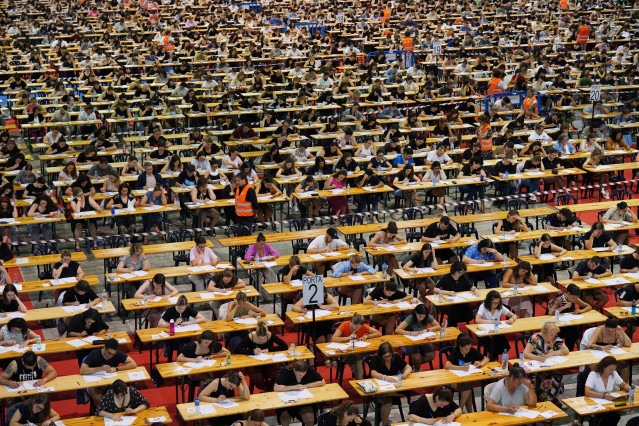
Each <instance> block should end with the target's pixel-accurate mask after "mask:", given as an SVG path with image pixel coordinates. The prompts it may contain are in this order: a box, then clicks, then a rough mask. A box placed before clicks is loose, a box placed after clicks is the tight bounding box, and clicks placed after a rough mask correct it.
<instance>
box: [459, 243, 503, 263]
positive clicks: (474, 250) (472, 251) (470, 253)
mask: <svg viewBox="0 0 639 426" xmlns="http://www.w3.org/2000/svg"><path fill="white" fill-rule="evenodd" d="M478 247H479V244H475V245H473V246H470V247H469V248H468V250H466V253H464V256H467V257H469V258H470V259H473V260H495V259H496V256H495V253H491V252H487V253H486V254H484V255H483V256H482V255H481V254H480V253H479V248H478Z"/></svg>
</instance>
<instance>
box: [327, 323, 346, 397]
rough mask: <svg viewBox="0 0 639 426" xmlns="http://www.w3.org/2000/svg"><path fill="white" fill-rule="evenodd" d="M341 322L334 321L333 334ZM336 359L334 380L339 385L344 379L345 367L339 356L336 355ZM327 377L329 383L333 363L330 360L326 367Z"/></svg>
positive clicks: (331, 379) (331, 377) (331, 378)
mask: <svg viewBox="0 0 639 426" xmlns="http://www.w3.org/2000/svg"><path fill="white" fill-rule="evenodd" d="M342 323H343V321H339V322H336V323H334V324H333V325H332V326H331V334H335V332H336V331H337V329H338V328H339V326H340V325H342ZM337 360H338V361H337V370H336V371H335V381H337V383H339V384H340V386H341V385H342V380H343V379H344V369H345V368H346V365H345V364H344V361H343V360H342V358H341V357H338V358H337ZM328 379H329V381H330V382H331V383H332V382H333V363H332V362H331V365H330V367H329V368H328Z"/></svg>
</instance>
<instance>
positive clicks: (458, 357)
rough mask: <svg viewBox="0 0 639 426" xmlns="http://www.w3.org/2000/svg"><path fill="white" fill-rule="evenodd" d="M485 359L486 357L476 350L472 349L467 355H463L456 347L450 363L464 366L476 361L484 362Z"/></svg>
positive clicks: (449, 359) (451, 354)
mask: <svg viewBox="0 0 639 426" xmlns="http://www.w3.org/2000/svg"><path fill="white" fill-rule="evenodd" d="M483 359H484V356H483V355H482V354H481V352H479V351H478V350H477V349H475V348H470V351H468V353H467V354H466V355H462V353H461V351H460V350H459V348H458V347H457V346H455V348H454V349H453V351H452V352H451V353H450V357H449V358H448V361H450V363H451V364H453V365H458V366H462V365H466V364H472V363H473V362H475V361H482V360H483Z"/></svg>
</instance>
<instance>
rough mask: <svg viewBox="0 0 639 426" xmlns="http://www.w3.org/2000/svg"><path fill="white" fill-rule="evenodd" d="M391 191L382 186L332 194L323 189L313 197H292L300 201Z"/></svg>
mask: <svg viewBox="0 0 639 426" xmlns="http://www.w3.org/2000/svg"><path fill="white" fill-rule="evenodd" d="M392 191H393V188H391V187H390V186H388V185H384V186H382V187H379V188H366V187H364V188H357V187H351V189H346V188H344V189H343V190H341V191H339V190H338V191H337V192H334V190H325V189H323V190H320V191H314V194H313V195H306V193H298V192H294V193H293V194H292V195H293V196H295V197H296V198H298V199H300V200H307V199H310V198H323V197H327V198H329V197H347V196H353V195H363V194H381V193H384V192H392Z"/></svg>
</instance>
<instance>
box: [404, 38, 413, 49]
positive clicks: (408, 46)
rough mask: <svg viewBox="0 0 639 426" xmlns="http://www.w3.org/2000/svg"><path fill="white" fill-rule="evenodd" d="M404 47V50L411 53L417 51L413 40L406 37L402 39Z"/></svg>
mask: <svg viewBox="0 0 639 426" xmlns="http://www.w3.org/2000/svg"><path fill="white" fill-rule="evenodd" d="M402 47H403V48H404V50H410V51H411V52H412V51H413V50H415V46H413V38H412V37H404V38H403V39H402Z"/></svg>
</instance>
